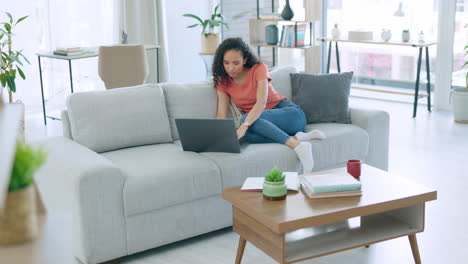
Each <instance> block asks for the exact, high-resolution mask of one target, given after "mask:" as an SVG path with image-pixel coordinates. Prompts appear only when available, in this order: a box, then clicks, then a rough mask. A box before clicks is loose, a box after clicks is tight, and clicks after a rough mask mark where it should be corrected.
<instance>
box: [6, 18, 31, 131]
mask: <svg viewBox="0 0 468 264" xmlns="http://www.w3.org/2000/svg"><path fill="white" fill-rule="evenodd" d="M5 14H6V16H7V17H8V19H7V21H5V22H0V86H1V87H0V97H1V96H3V88H4V87H5V88H7V89H8V102H9V103H10V104H11V103H13V93H15V92H16V81H15V79H16V77H17V76H18V75H19V76H20V77H21V78H22V79H23V80H25V79H26V75H25V74H24V72H23V70H22V69H21V67H23V62H26V63H28V64H31V63H30V62H29V61H28V59H27V58H26V57H25V56H24V55H23V53H22V52H23V51H22V50H13V46H12V37H13V36H14V33H13V29H14V28H15V27H16V25H18V23H20V22H21V21H23V20H25V19H26V18H27V17H28V16H24V17H21V18H19V19H18V20H16V21H15V19H13V16H12V15H11V14H10V13H8V12H5ZM2 26H3V27H2ZM16 103H18V104H21V105H23V103H22V102H21V101H19V100H18V101H16ZM24 130H25V128H24V105H23V115H22V118H21V120H20V135H19V137H20V139H24Z"/></svg>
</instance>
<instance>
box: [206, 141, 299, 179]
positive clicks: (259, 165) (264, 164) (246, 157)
mask: <svg viewBox="0 0 468 264" xmlns="http://www.w3.org/2000/svg"><path fill="white" fill-rule="evenodd" d="M201 155H203V156H205V157H208V158H210V159H212V160H213V161H214V162H216V164H217V165H218V166H219V168H220V170H221V178H222V183H223V188H226V187H231V186H235V185H241V184H243V183H244V180H245V179H246V178H247V177H263V176H265V174H266V173H267V172H268V171H270V170H271V169H272V168H273V167H275V166H276V167H278V168H279V169H281V170H285V171H298V170H299V169H300V168H301V167H300V162H299V159H298V158H297V155H296V153H295V152H294V151H293V150H291V149H290V148H289V147H287V146H286V145H282V144H275V143H271V144H249V145H247V146H246V147H245V148H243V149H242V152H241V153H223V152H216V153H215V152H204V153H201Z"/></svg>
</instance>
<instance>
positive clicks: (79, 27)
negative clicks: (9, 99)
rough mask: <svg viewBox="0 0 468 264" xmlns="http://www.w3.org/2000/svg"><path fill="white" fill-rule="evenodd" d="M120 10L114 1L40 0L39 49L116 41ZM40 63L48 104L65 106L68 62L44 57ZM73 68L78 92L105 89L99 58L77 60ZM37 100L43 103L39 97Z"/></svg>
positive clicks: (67, 89) (88, 45)
mask: <svg viewBox="0 0 468 264" xmlns="http://www.w3.org/2000/svg"><path fill="white" fill-rule="evenodd" d="M117 10H118V9H117V8H116V6H115V0H100V1H92V0H80V1H63V0H39V1H38V6H37V9H36V14H35V16H36V20H37V30H38V38H37V40H38V43H37V46H36V47H37V48H36V49H38V50H42V51H52V50H54V49H55V48H56V47H57V46H65V47H75V46H76V47H94V46H100V45H110V44H113V43H117V42H118V20H117V14H116V11H117ZM41 62H42V72H43V81H44V95H45V97H46V99H48V101H50V102H49V104H48V106H50V107H52V108H53V105H54V103H56V104H58V105H63V103H64V102H65V97H66V96H67V95H68V94H69V93H70V80H69V71H68V63H67V61H62V60H54V59H47V58H43V59H42V60H41ZM36 67H37V66H36ZM72 67H73V68H72V73H73V84H74V88H75V91H86V90H99V89H104V85H103V83H102V81H101V79H100V78H99V76H98V74H97V72H98V71H97V58H91V59H82V60H74V61H73V62H72ZM37 74H39V73H38V72H37ZM39 89H40V87H39ZM39 96H40V95H39ZM55 99H57V100H55ZM36 100H37V101H38V102H39V103H40V98H37V99H36Z"/></svg>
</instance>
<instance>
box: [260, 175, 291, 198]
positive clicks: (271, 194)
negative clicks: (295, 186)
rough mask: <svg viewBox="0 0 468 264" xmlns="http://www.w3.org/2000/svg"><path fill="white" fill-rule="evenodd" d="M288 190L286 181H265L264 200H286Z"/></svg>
mask: <svg viewBox="0 0 468 264" xmlns="http://www.w3.org/2000/svg"><path fill="white" fill-rule="evenodd" d="M287 193H288V188H287V186H286V183H285V182H284V181H281V182H271V181H267V180H265V181H264V182H263V198H265V199H267V200H274V201H276V200H283V199H286V194H287Z"/></svg>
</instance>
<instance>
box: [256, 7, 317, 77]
mask: <svg viewBox="0 0 468 264" xmlns="http://www.w3.org/2000/svg"><path fill="white" fill-rule="evenodd" d="M295 1H299V0H295ZM303 1H304V19H301V20H283V19H277V18H261V17H260V9H259V0H257V18H253V19H250V20H249V44H250V45H251V46H254V47H257V53H258V55H259V56H260V57H261V50H262V48H271V49H272V60H273V66H276V65H277V64H280V63H281V62H280V63H277V61H279V59H277V58H278V57H279V56H277V55H278V53H279V52H280V51H278V49H298V50H303V52H304V58H303V61H304V71H305V72H309V73H319V72H320V64H321V63H320V51H321V50H320V43H319V42H316V39H317V31H318V30H317V28H318V27H317V26H316V24H317V22H319V21H320V20H321V16H322V15H321V14H322V1H321V0H303ZM274 3H275V1H274V0H272V3H271V4H272V10H271V11H272V12H275V11H277V10H275V4H274ZM272 24H273V25H277V26H278V25H282V24H289V25H291V24H293V25H294V26H295V41H296V45H297V25H298V24H307V26H308V29H307V31H308V32H307V33H308V36H307V40H308V43H307V42H306V43H307V45H304V46H299V47H295V46H293V47H288V46H280V45H269V44H266V41H265V39H266V38H265V28H266V26H268V25H272ZM281 31H282V28H281V27H278V33H279V34H281ZM279 38H280V36H278V39H279ZM287 64H291V63H290V62H288V63H287Z"/></svg>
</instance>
